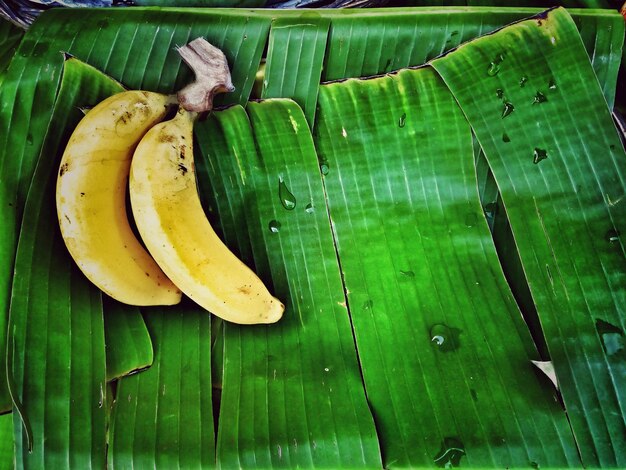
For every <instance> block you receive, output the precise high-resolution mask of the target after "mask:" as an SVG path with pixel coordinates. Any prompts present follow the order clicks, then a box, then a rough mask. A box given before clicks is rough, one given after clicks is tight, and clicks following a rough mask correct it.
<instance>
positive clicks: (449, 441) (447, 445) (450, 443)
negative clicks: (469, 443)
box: [433, 437, 465, 468]
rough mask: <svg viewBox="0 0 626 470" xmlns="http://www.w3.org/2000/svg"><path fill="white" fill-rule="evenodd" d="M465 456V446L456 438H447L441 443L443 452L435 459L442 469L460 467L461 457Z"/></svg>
mask: <svg viewBox="0 0 626 470" xmlns="http://www.w3.org/2000/svg"><path fill="white" fill-rule="evenodd" d="M464 455H465V446H464V445H463V443H462V442H461V441H460V440H459V439H457V438H456V437H445V438H444V439H443V442H442V443H441V450H440V451H439V452H438V453H437V455H436V456H435V458H434V459H433V460H434V462H435V465H437V467H440V468H452V467H458V466H459V465H460V463H461V457H463V456H464Z"/></svg>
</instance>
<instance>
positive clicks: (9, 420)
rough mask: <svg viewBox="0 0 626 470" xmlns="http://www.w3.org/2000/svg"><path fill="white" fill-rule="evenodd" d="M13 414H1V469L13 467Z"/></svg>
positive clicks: (7, 469)
mask: <svg viewBox="0 0 626 470" xmlns="http://www.w3.org/2000/svg"><path fill="white" fill-rule="evenodd" d="M13 455H14V454H13V416H11V415H10V414H3V415H0V469H2V470H10V469H12V468H13Z"/></svg>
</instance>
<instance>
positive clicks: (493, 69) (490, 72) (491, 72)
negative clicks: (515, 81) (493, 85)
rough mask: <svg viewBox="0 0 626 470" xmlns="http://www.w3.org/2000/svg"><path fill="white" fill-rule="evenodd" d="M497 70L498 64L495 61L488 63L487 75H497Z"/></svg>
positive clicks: (498, 69)
mask: <svg viewBox="0 0 626 470" xmlns="http://www.w3.org/2000/svg"><path fill="white" fill-rule="evenodd" d="M499 71H500V64H498V63H496V62H490V63H489V67H488V68H487V75H489V76H490V77H494V76H496V75H498V72H499Z"/></svg>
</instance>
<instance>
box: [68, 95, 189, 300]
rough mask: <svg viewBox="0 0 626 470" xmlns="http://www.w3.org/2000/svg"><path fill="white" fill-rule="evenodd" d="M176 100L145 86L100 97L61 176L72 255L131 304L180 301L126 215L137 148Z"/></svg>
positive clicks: (91, 275) (75, 139)
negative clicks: (130, 175) (107, 96)
mask: <svg viewBox="0 0 626 470" xmlns="http://www.w3.org/2000/svg"><path fill="white" fill-rule="evenodd" d="M171 103H172V99H171V98H170V97H168V96H165V95H161V94H158V93H151V92H144V91H126V92H122V93H118V94H116V95H113V96H111V97H109V98H107V99H106V100H104V101H102V102H101V103H99V104H98V105H97V106H95V107H94V108H93V109H91V110H90V111H89V113H87V114H86V115H85V117H83V119H82V120H81V121H80V123H79V124H78V126H77V127H76V129H75V130H74V133H73V134H72V136H71V137H70V140H69V142H68V145H67V147H66V149H65V152H64V154H63V157H62V160H61V166H60V169H59V174H58V178H57V188H56V204H57V215H58V218H59V225H60V227H61V234H62V235H63V239H64V241H65V244H66V246H67V248H68V250H69V252H70V254H71V255H72V257H73V258H74V260H75V261H76V263H77V264H78V266H79V267H80V269H81V270H82V272H83V273H84V274H85V276H87V278H88V279H89V280H90V281H91V282H93V283H94V284H95V285H96V286H98V287H99V288H100V289H101V290H102V291H103V292H105V293H106V294H108V295H110V296H111V297H113V298H114V299H116V300H119V301H120V302H123V303H127V304H132V305H172V304H176V303H178V302H180V299H181V293H180V290H179V289H178V288H177V287H176V286H175V285H174V284H173V283H172V282H171V281H170V280H169V279H168V278H167V277H166V276H165V274H163V271H161V269H160V268H159V266H158V265H157V264H156V263H155V261H154V260H153V259H152V257H151V256H150V255H149V253H148V252H147V251H146V250H145V249H144V248H143V246H142V245H141V243H140V242H139V241H138V240H137V238H136V237H135V235H134V233H133V231H132V229H131V227H130V225H129V221H128V217H127V213H126V187H127V182H128V173H129V171H130V161H131V158H132V155H133V152H134V150H135V147H136V146H137V143H138V142H139V141H140V140H141V138H142V137H143V135H144V134H145V133H146V132H147V131H148V129H150V128H151V127H152V126H153V125H154V124H156V123H157V122H160V121H161V120H163V118H164V117H165V114H166V112H167V109H168V107H169V105H170V104H171Z"/></svg>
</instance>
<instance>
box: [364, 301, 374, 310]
mask: <svg viewBox="0 0 626 470" xmlns="http://www.w3.org/2000/svg"><path fill="white" fill-rule="evenodd" d="M373 306H374V301H373V300H371V299H370V300H368V301H366V302H364V303H363V310H369V309H371V308H372V307H373Z"/></svg>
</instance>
